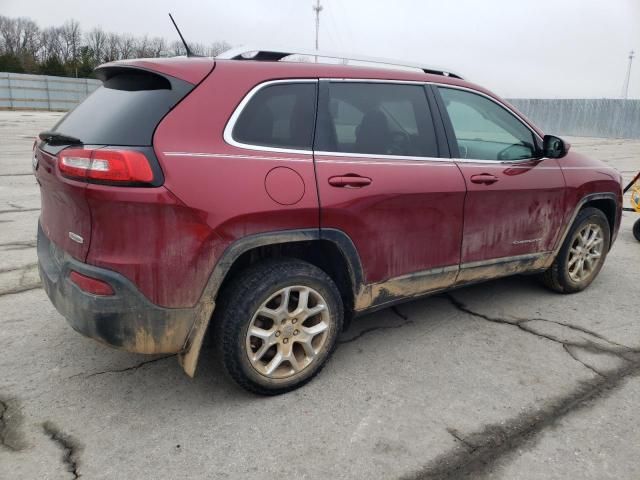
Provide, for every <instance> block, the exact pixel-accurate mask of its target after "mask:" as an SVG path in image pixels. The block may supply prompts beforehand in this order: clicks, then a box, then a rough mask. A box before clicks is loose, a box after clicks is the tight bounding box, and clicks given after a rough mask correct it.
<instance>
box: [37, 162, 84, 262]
mask: <svg viewBox="0 0 640 480" xmlns="http://www.w3.org/2000/svg"><path fill="white" fill-rule="evenodd" d="M35 154H36V156H37V157H38V163H39V165H38V169H37V171H36V177H37V179H38V182H39V183H40V187H41V188H40V196H41V205H42V209H41V211H40V223H41V224H42V228H43V230H44V232H45V234H46V235H47V237H49V239H50V240H51V241H52V242H54V243H55V244H56V245H58V246H59V247H61V248H62V250H64V251H65V252H67V253H68V254H69V255H71V256H72V257H74V258H76V259H78V260H80V261H84V260H85V258H86V256H87V251H88V250H89V243H90V242H91V213H90V212H89V205H88V204H87V200H86V198H85V195H84V190H85V189H86V187H87V184H86V183H84V182H79V181H76V180H71V179H67V178H64V177H63V176H62V175H61V173H60V169H59V167H58V159H57V158H56V157H54V156H53V155H49V154H48V153H45V152H43V151H42V150H40V149H36V153H35ZM69 232H72V233H75V234H76V235H79V236H80V237H81V238H82V239H83V242H82V243H78V242H76V241H73V240H71V238H70V237H69Z"/></svg>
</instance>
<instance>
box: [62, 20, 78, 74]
mask: <svg viewBox="0 0 640 480" xmlns="http://www.w3.org/2000/svg"><path fill="white" fill-rule="evenodd" d="M81 43H82V32H81V30H80V24H79V23H78V22H77V21H76V20H68V21H66V22H65V23H64V25H63V26H62V27H60V59H61V60H62V61H63V62H65V63H67V62H77V61H78V58H79V56H80V46H81Z"/></svg>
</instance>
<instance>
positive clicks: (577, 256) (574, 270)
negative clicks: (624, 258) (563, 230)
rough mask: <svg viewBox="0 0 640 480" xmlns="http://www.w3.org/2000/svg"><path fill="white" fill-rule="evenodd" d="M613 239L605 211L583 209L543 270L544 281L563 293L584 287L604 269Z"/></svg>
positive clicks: (548, 285) (578, 290)
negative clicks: (555, 254)
mask: <svg viewBox="0 0 640 480" xmlns="http://www.w3.org/2000/svg"><path fill="white" fill-rule="evenodd" d="M610 242H611V232H610V229H609V222H608V220H607V217H606V216H605V215H604V213H602V211H601V210H598V209H597V208H591V207H589V208H585V209H584V210H581V211H580V212H579V213H578V216H577V217H576V219H575V221H574V223H573V225H572V227H571V229H570V230H569V233H568V235H567V237H566V238H565V241H564V243H563V244H562V247H561V248H560V251H559V252H558V255H557V257H556V258H555V260H554V262H553V264H552V265H551V267H550V268H549V269H548V270H547V271H545V272H544V273H543V274H542V281H543V282H544V284H545V285H546V286H547V287H549V288H551V289H552V290H555V291H556V292H560V293H575V292H580V291H582V290H584V289H585V288H587V287H588V286H589V285H590V284H591V282H593V280H594V279H595V278H596V276H597V275H598V273H599V272H600V270H601V269H602V265H603V264H604V260H605V258H606V256H607V253H608V252H609V245H610Z"/></svg>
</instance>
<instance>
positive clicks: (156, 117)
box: [53, 70, 193, 146]
mask: <svg viewBox="0 0 640 480" xmlns="http://www.w3.org/2000/svg"><path fill="white" fill-rule="evenodd" d="M192 88H193V85H191V84H190V83H187V82H184V81H182V80H178V79H175V78H168V77H163V76H160V75H157V74H155V73H152V72H147V71H143V70H129V71H126V70H125V71H120V72H119V73H116V74H115V75H113V76H111V77H109V78H108V79H107V80H105V81H104V83H103V85H102V86H101V87H99V88H98V89H97V90H96V91H95V92H93V93H92V94H91V95H89V97H87V99H86V100H85V101H84V102H82V103H81V104H80V105H78V106H77V107H76V108H75V109H73V110H72V111H70V112H69V113H68V114H67V115H66V116H64V117H63V118H62V120H60V122H58V124H57V125H56V126H55V127H54V129H53V130H54V131H55V132H58V133H60V134H64V135H68V136H71V137H75V138H78V139H79V140H81V141H82V142H83V143H85V144H94V145H121V146H149V145H151V144H152V137H153V131H154V130H155V128H156V126H157V125H158V123H159V122H160V120H162V118H163V117H164V116H165V115H166V114H167V112H168V111H169V110H171V108H173V106H174V105H176V104H177V103H178V102H179V101H180V100H181V99H182V98H183V97H184V96H185V95H186V94H187V93H189V91H190V90H191V89H192Z"/></svg>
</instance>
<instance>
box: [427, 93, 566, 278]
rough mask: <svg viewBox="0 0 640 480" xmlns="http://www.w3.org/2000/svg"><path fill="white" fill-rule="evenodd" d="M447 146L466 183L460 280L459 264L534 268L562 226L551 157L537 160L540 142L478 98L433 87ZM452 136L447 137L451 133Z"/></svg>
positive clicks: (560, 180) (558, 178)
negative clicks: (444, 115)
mask: <svg viewBox="0 0 640 480" xmlns="http://www.w3.org/2000/svg"><path fill="white" fill-rule="evenodd" d="M436 90H437V91H438V92H439V94H440V100H441V101H442V105H443V106H444V110H446V112H447V114H448V119H447V118H445V123H449V125H448V126H449V132H450V136H454V137H455V138H454V140H455V141H454V142H452V143H453V146H452V149H453V150H455V149H456V148H457V149H458V152H455V151H454V152H453V155H454V156H455V157H457V159H456V163H457V164H458V166H459V167H460V170H461V171H462V174H463V175H464V178H465V181H466V184H467V191H468V193H467V198H466V201H465V207H464V234H463V242H462V253H461V263H462V270H463V271H462V272H461V278H462V279H465V274H464V269H465V267H477V266H482V265H483V264H484V265H487V266H489V267H491V264H499V263H502V264H508V263H511V265H510V267H509V268H512V269H513V271H512V272H509V271H505V272H499V271H494V273H495V274H496V276H498V275H500V274H501V273H503V274H506V273H515V271H518V270H519V268H518V265H520V266H521V267H522V269H523V270H526V269H527V267H534V268H535V266H536V265H539V263H540V260H541V258H542V257H543V256H545V255H546V254H547V252H549V251H551V250H552V249H553V247H554V245H555V242H556V239H557V237H558V234H559V230H560V227H561V225H562V218H563V212H564V192H565V182H564V177H563V175H562V171H561V169H560V167H559V165H558V161H557V160H555V159H547V158H540V156H539V154H538V152H539V142H540V140H539V138H538V137H537V136H536V134H535V133H534V132H533V131H532V130H531V129H530V128H529V127H528V126H526V125H525V123H524V122H523V121H521V120H520V119H519V118H518V117H516V116H515V115H514V114H513V113H512V112H510V111H509V110H507V109H506V108H505V107H504V106H501V105H500V104H499V103H497V102H496V101H494V100H493V99H490V98H489V97H488V96H485V95H483V94H479V93H474V92H471V91H469V90H466V89H458V88H453V87H452V88H449V87H438V88H437V89H436ZM452 134H453V135H452Z"/></svg>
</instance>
